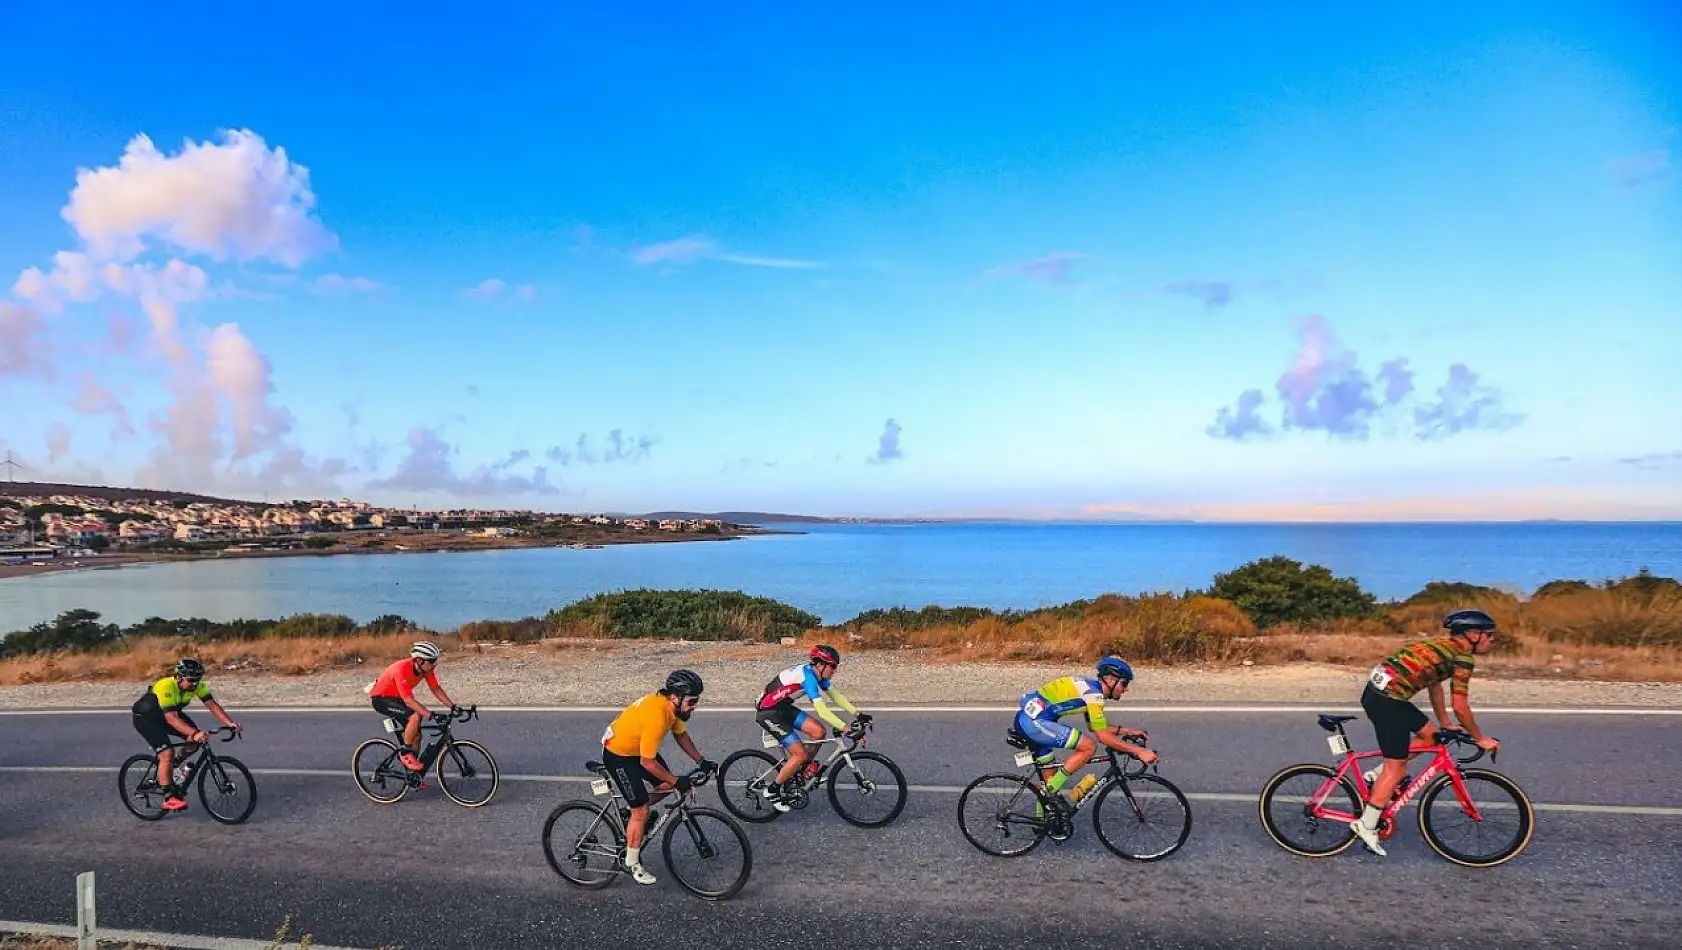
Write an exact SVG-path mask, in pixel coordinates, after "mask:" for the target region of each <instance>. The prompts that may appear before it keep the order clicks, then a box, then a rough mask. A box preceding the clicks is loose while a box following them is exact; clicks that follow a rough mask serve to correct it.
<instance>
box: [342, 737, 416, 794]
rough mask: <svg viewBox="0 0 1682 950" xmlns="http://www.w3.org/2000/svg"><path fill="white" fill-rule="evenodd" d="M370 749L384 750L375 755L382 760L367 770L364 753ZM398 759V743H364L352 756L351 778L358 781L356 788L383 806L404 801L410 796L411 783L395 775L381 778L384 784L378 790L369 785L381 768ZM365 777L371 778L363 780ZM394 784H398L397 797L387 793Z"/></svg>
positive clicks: (370, 740) (371, 740)
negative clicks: (404, 798) (364, 765)
mask: <svg viewBox="0 0 1682 950" xmlns="http://www.w3.org/2000/svg"><path fill="white" fill-rule="evenodd" d="M370 749H379V750H382V751H380V752H376V753H375V754H376V755H379V756H381V758H380V759H379V760H376V761H373V762H372V763H371V764H370V765H368V766H367V767H366V768H364V767H363V762H362V753H363V752H364V751H366V750H370ZM396 758H397V743H395V742H392V741H391V740H390V739H369V740H368V741H366V742H364V743H362V744H361V745H359V746H357V747H356V751H355V752H352V753H351V754H350V774H351V777H352V778H354V779H356V787H357V788H359V789H361V790H362V794H363V795H366V796H367V797H368V799H369V800H370V801H376V802H379V803H380V804H381V805H391V804H394V803H396V802H399V801H402V800H403V796H405V795H407V794H409V782H408V780H407V779H402V778H398V777H397V776H395V775H385V776H380V781H381V782H382V783H383V784H381V785H380V786H378V789H377V790H375V789H370V788H369V783H370V782H372V781H373V779H374V775H375V772H376V771H377V770H379V769H381V768H384V767H385V766H386V764H387V763H389V762H392V761H395V760H396ZM399 764H401V763H399ZM364 775H368V776H369V778H368V779H367V780H366V781H365V780H364V779H363V776H364ZM392 783H396V785H397V794H395V795H392V794H388V793H386V792H385V789H387V788H389V787H390V786H391V784H392Z"/></svg>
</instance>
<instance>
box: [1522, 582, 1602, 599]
mask: <svg viewBox="0 0 1682 950" xmlns="http://www.w3.org/2000/svg"><path fill="white" fill-rule="evenodd" d="M1586 590H1594V585H1593V584H1590V583H1589V582H1588V581H1548V582H1547V583H1546V584H1543V585H1542V586H1541V587H1538V588H1536V593H1534V594H1531V595H1530V598H1531V599H1532V600H1538V599H1540V598H1543V597H1561V596H1564V595H1566V594H1580V593H1582V592H1583V591H1586Z"/></svg>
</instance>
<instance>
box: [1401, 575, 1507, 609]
mask: <svg viewBox="0 0 1682 950" xmlns="http://www.w3.org/2000/svg"><path fill="white" fill-rule="evenodd" d="M1507 596H1509V595H1507V594H1506V593H1504V592H1502V591H1499V590H1496V589H1495V588H1493V587H1484V586H1482V585H1481V584H1464V583H1461V582H1459V581H1431V582H1430V583H1428V584H1426V585H1425V586H1424V588H1422V589H1421V590H1420V591H1419V593H1417V594H1414V595H1413V596H1412V597H1409V598H1408V599H1407V600H1404V601H1402V604H1403V606H1407V607H1423V606H1447V605H1450V604H1460V603H1465V602H1467V601H1474V600H1480V599H1482V598H1486V597H1507Z"/></svg>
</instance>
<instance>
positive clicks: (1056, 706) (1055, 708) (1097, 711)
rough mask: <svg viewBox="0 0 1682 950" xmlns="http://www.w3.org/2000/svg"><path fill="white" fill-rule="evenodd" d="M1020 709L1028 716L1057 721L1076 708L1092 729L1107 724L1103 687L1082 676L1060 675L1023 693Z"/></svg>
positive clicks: (1073, 712)
mask: <svg viewBox="0 0 1682 950" xmlns="http://www.w3.org/2000/svg"><path fill="white" fill-rule="evenodd" d="M1022 712H1023V713H1024V714H1025V715H1026V716H1027V717H1028V718H1029V719H1049V720H1052V721H1056V720H1058V719H1062V718H1064V717H1065V716H1070V715H1073V714H1075V713H1078V712H1084V713H1086V722H1087V724H1088V725H1089V726H1091V727H1092V729H1093V730H1094V731H1096V730H1101V729H1104V728H1106V723H1105V721H1104V687H1103V686H1101V685H1100V684H1099V683H1098V681H1097V680H1094V679H1089V678H1088V677H1085V676H1059V677H1058V678H1056V679H1054V680H1052V681H1051V682H1049V683H1047V684H1045V685H1044V686H1041V687H1040V688H1039V689H1036V690H1034V691H1033V692H1031V693H1025V694H1023V696H1022Z"/></svg>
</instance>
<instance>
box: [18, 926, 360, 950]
mask: <svg viewBox="0 0 1682 950" xmlns="http://www.w3.org/2000/svg"><path fill="white" fill-rule="evenodd" d="M0 933H20V934H37V935H39V936H44V937H63V938H66V939H69V940H75V939H76V928H75V927H73V926H70V925H67V924H43V923H38V922H36V921H33V920H0ZM98 934H99V942H100V944H101V945H104V944H107V943H113V944H117V943H122V944H129V943H136V944H144V945H146V946H149V947H178V948H180V950H269V948H272V947H274V946H275V942H274V941H273V940H243V939H240V938H239V937H211V936H208V935H205V934H172V933H157V932H155V931H150V930H114V929H112V928H110V927H100V928H99V931H98ZM288 946H290V944H289V945H288ZM310 948H311V950H356V948H354V947H333V946H328V945H326V944H320V943H311V944H310Z"/></svg>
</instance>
